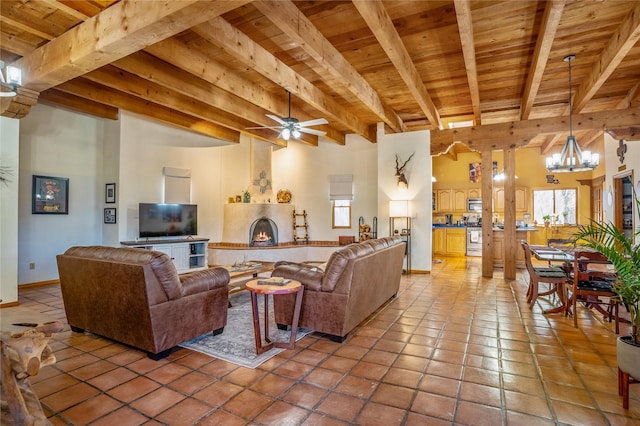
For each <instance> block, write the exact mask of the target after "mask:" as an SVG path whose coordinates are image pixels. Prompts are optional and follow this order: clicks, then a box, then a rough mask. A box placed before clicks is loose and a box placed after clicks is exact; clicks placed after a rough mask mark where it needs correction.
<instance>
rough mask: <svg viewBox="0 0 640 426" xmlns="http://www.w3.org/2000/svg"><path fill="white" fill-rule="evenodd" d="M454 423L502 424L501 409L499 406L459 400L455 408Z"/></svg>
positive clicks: (490, 425)
mask: <svg viewBox="0 0 640 426" xmlns="http://www.w3.org/2000/svg"><path fill="white" fill-rule="evenodd" d="M455 423H456V424H463V425H471V424H472V425H478V426H493V425H499V424H502V410H501V409H500V408H499V407H492V406H488V405H482V404H476V403H473V402H467V401H460V403H459V404H458V406H457V408H456V416H455Z"/></svg>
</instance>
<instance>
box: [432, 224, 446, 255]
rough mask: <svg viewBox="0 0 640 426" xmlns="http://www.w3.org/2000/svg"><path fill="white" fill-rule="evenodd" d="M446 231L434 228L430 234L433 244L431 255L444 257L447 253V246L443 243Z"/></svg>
mask: <svg viewBox="0 0 640 426" xmlns="http://www.w3.org/2000/svg"><path fill="white" fill-rule="evenodd" d="M445 231H446V229H443V228H435V229H434V230H433V234H432V239H433V241H432V243H433V254H438V255H444V254H446V251H447V246H446V243H445V234H446V232H445Z"/></svg>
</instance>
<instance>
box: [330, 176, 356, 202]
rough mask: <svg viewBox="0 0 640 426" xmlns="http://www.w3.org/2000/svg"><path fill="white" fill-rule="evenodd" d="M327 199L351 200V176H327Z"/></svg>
mask: <svg viewBox="0 0 640 426" xmlns="http://www.w3.org/2000/svg"><path fill="white" fill-rule="evenodd" d="M329 182H330V185H329V199H330V200H353V175H329Z"/></svg>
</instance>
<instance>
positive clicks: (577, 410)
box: [552, 401, 609, 426]
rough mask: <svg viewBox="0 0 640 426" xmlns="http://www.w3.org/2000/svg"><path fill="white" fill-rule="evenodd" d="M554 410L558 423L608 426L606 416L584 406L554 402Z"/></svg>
mask: <svg viewBox="0 0 640 426" xmlns="http://www.w3.org/2000/svg"><path fill="white" fill-rule="evenodd" d="M552 405H553V409H554V410H555V412H556V415H557V416H558V421H559V422H562V423H565V424H571V425H586V424H588V425H594V426H598V425H608V424H609V423H608V421H607V419H606V416H604V415H602V414H601V413H599V412H598V411H597V410H596V409H588V408H586V409H585V407H582V406H578V405H573V404H569V403H566V402H562V401H553V402H552Z"/></svg>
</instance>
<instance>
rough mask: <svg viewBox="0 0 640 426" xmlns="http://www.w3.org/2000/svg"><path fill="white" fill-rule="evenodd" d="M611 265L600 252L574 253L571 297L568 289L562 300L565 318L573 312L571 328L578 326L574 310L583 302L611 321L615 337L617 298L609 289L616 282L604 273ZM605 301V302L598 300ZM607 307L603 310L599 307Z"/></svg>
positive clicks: (607, 273)
mask: <svg viewBox="0 0 640 426" xmlns="http://www.w3.org/2000/svg"><path fill="white" fill-rule="evenodd" d="M610 264H611V262H610V261H609V259H607V257H606V256H605V255H603V254H601V253H598V252H595V251H592V250H576V251H575V252H574V261H573V280H572V281H573V283H572V286H571V289H570V291H571V295H569V289H568V290H567V294H566V295H565V299H566V300H568V301H569V303H567V304H566V310H565V316H567V315H569V314H570V313H573V326H574V327H578V314H577V311H576V308H577V305H578V301H581V302H584V303H585V305H586V307H587V308H589V309H591V308H595V309H596V310H597V311H599V312H600V313H602V314H603V315H604V316H605V317H606V318H608V319H609V321H611V320H612V319H613V320H615V328H616V334H618V333H619V332H620V327H619V316H618V310H619V305H620V299H619V298H618V295H617V294H616V292H615V291H614V290H613V283H614V282H615V281H616V274H615V272H611V271H609V270H607V268H606V265H610ZM601 297H602V298H606V299H605V300H603V299H601ZM603 305H605V306H606V307H607V309H606V310H604V309H602V306H603Z"/></svg>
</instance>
